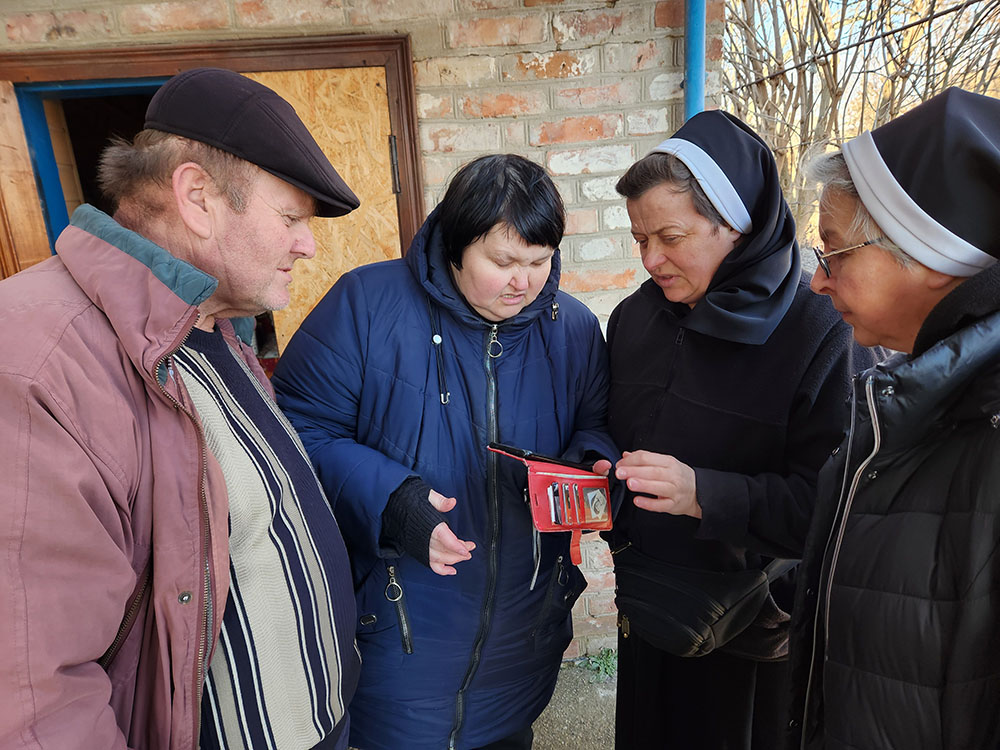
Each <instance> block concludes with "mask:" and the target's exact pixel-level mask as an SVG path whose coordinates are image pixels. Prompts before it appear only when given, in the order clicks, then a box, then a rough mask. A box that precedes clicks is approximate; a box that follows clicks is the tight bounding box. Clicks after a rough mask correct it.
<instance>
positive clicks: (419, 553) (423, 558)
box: [379, 476, 445, 565]
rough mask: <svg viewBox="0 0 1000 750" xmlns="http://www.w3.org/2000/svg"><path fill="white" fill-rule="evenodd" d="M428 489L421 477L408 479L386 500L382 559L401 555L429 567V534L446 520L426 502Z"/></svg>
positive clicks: (381, 538)
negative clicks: (405, 555)
mask: <svg viewBox="0 0 1000 750" xmlns="http://www.w3.org/2000/svg"><path fill="white" fill-rule="evenodd" d="M430 491H431V486H430V485H429V484H427V482H425V481H424V480H423V479H421V478H420V477H414V476H411V477H407V478H406V480H404V481H403V483H402V484H401V485H399V487H397V488H396V489H395V490H394V491H393V493H392V494H391V495H390V496H389V502H388V503H386V506H385V510H384V511H382V533H381V536H380V537H379V552H380V554H381V555H382V556H383V557H399V556H400V555H402V554H403V553H404V552H405V553H406V554H408V555H410V556H411V557H413V558H414V559H416V560H418V561H419V562H421V563H423V564H424V565H430V543H431V533H432V532H433V531H434V527H435V526H437V525H438V524H439V523H441V522H442V521H444V520H445V517H444V514H443V513H441V512H440V511H439V510H437V509H436V508H435V507H434V506H433V505H431V504H430V501H429V500H428V499H427V496H428V494H429V493H430Z"/></svg>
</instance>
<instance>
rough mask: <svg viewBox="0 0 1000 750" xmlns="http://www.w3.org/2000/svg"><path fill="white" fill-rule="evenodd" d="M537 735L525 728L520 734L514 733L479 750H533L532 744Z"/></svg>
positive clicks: (478, 749)
mask: <svg viewBox="0 0 1000 750" xmlns="http://www.w3.org/2000/svg"><path fill="white" fill-rule="evenodd" d="M534 739H535V733H534V732H533V731H532V729H531V727H530V726H528V727H525V728H524V729H522V730H521V731H520V732H514V734H512V735H510V736H509V737H504V738H503V739H502V740H497V741H496V742H491V743H490V744H488V745H483V746H482V747H480V748H477V750H531V743H532V742H534Z"/></svg>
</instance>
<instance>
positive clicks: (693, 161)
mask: <svg viewBox="0 0 1000 750" xmlns="http://www.w3.org/2000/svg"><path fill="white" fill-rule="evenodd" d="M650 153H651V154H671V155H672V156H676V157H677V158H678V159H680V160H681V161H682V162H684V165H685V166H686V167H687V168H688V169H690V170H691V174H693V175H694V177H695V179H696V180H698V184H699V185H701V189H702V190H704V191H705V195H706V196H707V197H708V199H709V200H710V201H711V202H712V205H713V206H715V209H716V210H717V211H718V212H719V213H720V214H721V215H722V218H723V219H725V220H726V223H727V224H729V226H731V227H732V228H733V229H735V230H736V231H737V232H739V233H740V234H749V233H750V231H751V230H752V229H753V223H752V222H751V221H750V214H749V213H748V212H747V209H746V206H744V205H743V201H742V199H741V198H740V194H739V193H737V192H736V188H734V187H733V183H731V182H730V181H729V178H728V177H726V173H725V172H723V171H722V168H721V167H720V166H719V165H718V164H716V163H715V160H714V159H712V157H711V156H709V155H708V154H707V153H705V152H704V151H703V150H702V149H701V148H700V147H699V146H697V145H695V144H694V143H692V142H691V141H685V140H684V139H682V138H668V139H667V140H665V141H664V142H663V143H661V144H660V145H659V146H657V147H656V148H654V149H653V150H652V151H650Z"/></svg>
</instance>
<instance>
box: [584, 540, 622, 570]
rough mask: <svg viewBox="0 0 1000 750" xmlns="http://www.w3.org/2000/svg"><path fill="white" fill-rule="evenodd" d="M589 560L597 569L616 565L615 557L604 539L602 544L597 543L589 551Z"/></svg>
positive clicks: (592, 566) (591, 565)
mask: <svg viewBox="0 0 1000 750" xmlns="http://www.w3.org/2000/svg"><path fill="white" fill-rule="evenodd" d="M587 562H588V563H589V565H590V567H591V568H593V569H595V570H600V569H601V568H604V569H607V568H613V567H614V566H615V559H614V557H613V556H612V555H611V550H610V549H608V545H607V543H606V542H605V541H604V540H601V544H600V545H597V544H595V545H593V546H592V547H591V548H590V549H589V550H588V551H587Z"/></svg>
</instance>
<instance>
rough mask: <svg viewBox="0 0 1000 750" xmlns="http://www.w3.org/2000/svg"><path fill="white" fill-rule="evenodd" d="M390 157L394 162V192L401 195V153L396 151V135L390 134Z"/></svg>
mask: <svg viewBox="0 0 1000 750" xmlns="http://www.w3.org/2000/svg"><path fill="white" fill-rule="evenodd" d="M389 159H390V160H391V162H392V192H393V193H394V194H395V195H399V193H400V192H402V189H401V188H400V186H399V155H398V154H397V153H396V136H394V135H390V136H389Z"/></svg>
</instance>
